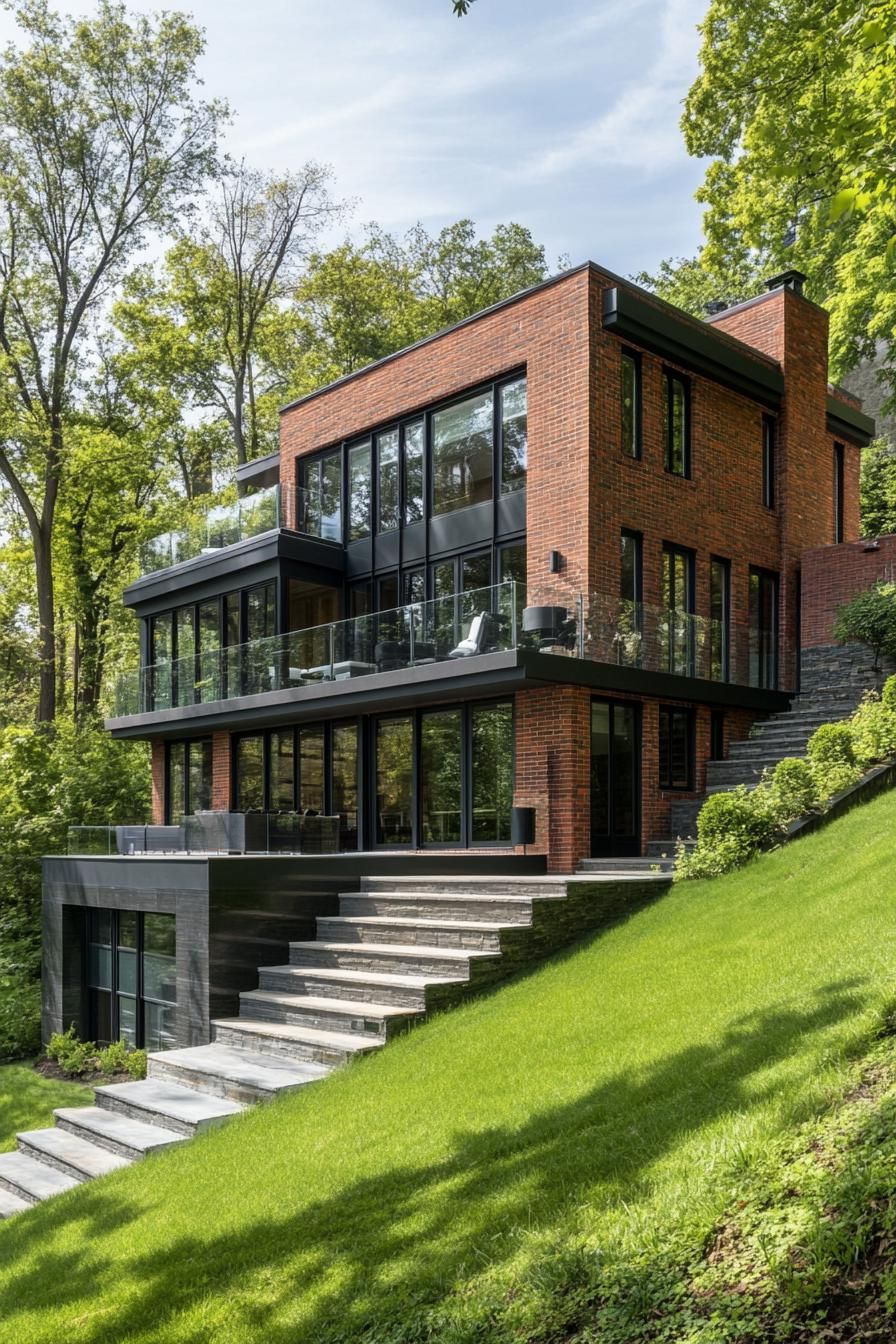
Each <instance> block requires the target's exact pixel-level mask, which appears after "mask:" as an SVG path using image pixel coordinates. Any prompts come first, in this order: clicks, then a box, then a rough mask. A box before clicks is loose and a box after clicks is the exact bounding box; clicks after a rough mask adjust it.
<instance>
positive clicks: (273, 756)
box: [268, 728, 296, 812]
mask: <svg viewBox="0 0 896 1344" xmlns="http://www.w3.org/2000/svg"><path fill="white" fill-rule="evenodd" d="M268 775H269V785H268V793H269V800H268V807H269V810H270V811H271V812H292V811H293V810H294V808H295V805H296V787H295V734H294V732H293V730H292V729H291V728H287V729H285V730H284V731H283V732H279V733H271V735H270V738H269V740H268Z"/></svg>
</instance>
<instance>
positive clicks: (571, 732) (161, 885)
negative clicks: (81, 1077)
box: [46, 264, 873, 1045]
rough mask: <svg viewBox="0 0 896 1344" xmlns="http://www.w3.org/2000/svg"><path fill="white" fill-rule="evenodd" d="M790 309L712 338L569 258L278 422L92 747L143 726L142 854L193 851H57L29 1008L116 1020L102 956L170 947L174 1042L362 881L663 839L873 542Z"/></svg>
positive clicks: (498, 868)
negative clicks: (41, 993)
mask: <svg viewBox="0 0 896 1344" xmlns="http://www.w3.org/2000/svg"><path fill="white" fill-rule="evenodd" d="M801 291H802V277H800V276H799V275H798V273H796V272H788V273H786V274H784V275H782V276H779V277H777V278H775V279H774V280H772V281H770V282H769V287H768V292H767V293H765V294H763V295H761V296H760V297H759V298H756V299H753V300H750V301H748V302H746V303H743V304H739V305H737V306H736V307H733V308H729V309H727V310H724V311H722V312H719V313H716V314H715V315H714V316H713V317H712V318H711V319H710V320H709V321H707V322H701V321H697V320H695V319H693V318H691V317H690V316H688V315H686V314H684V313H682V312H680V311H679V310H677V309H675V308H672V307H671V306H669V305H668V304H665V303H663V302H661V301H659V300H657V299H655V298H654V297H653V296H651V295H649V294H647V293H645V292H644V291H642V290H639V289H638V288H637V287H636V286H634V285H632V284H630V283H629V282H627V281H624V280H621V279H620V278H618V277H616V276H613V275H611V274H609V273H608V272H606V271H604V270H602V269H601V268H600V267H597V266H595V265H593V264H586V265H584V266H580V267H578V268H576V269H574V270H571V271H568V272H566V273H565V274H563V275H561V276H558V277H557V278H555V279H552V280H550V281H547V282H545V283H544V284H541V285H538V286H536V287H534V288H533V289H530V290H528V291H526V292H524V293H522V294H519V295H517V296H515V297H513V298H511V299H509V300H506V301H504V302H502V303H500V304H497V305H496V306H495V307H493V308H491V309H489V310H487V311H485V312H483V313H479V314H477V315H475V316H474V317H472V318H470V319H468V320H467V321H465V322H462V323H460V324H458V325H457V326H456V327H453V328H451V329H450V330H448V331H445V332H441V333H439V334H438V335H436V336H434V337H431V338H429V339H427V340H424V341H421V342H419V343H418V344H417V345H415V346H412V347H411V348H409V349H407V350H403V351H401V352H399V353H397V354H396V355H393V356H390V357H388V358H386V359H384V360H381V361H379V362H378V363H376V364H374V365H371V366H369V367H367V368H364V369H362V370H359V371H358V372H357V373H354V374H351V375H349V376H347V377H345V378H342V379H340V380H339V381H338V382H336V383H334V384H332V385H330V386H328V387H325V388H322V389H320V390H319V391H317V392H315V393H313V394H311V395H310V396H306V397H304V398H302V399H301V400H299V401H297V402H295V403H293V404H292V405H290V406H287V407H285V408H284V410H283V412H282V420H281V436H280V453H279V455H273V456H271V457H268V458H264V459H262V460H260V461H258V462H255V463H250V464H249V465H248V466H247V467H245V468H243V469H241V470H240V472H239V473H238V476H239V481H240V485H241V489H242V490H243V491H244V495H243V497H242V499H241V501H240V503H239V506H238V507H234V508H232V509H230V510H218V511H216V512H214V513H213V514H212V515H211V516H210V518H209V521H208V531H207V533H206V534H205V535H204V537H203V538H201V539H200V541H201V543H202V544H197V543H196V539H195V538H194V539H193V541H192V543H191V542H190V541H189V540H187V539H185V538H183V537H167V538H160V539H159V542H158V545H157V546H156V548H155V552H154V555H153V556H152V557H151V558H150V559H148V560H147V563H146V565H145V566H144V568H145V570H146V572H145V573H144V574H143V575H142V576H141V577H140V578H139V579H138V580H137V582H135V583H134V584H133V585H132V586H131V587H130V588H129V589H128V590H127V592H126V594H125V602H126V604H127V605H128V606H129V607H130V608H131V609H132V610H133V611H134V613H135V615H136V617H137V618H138V619H139V621H140V623H141V632H142V633H141V650H142V658H141V664H142V665H141V668H140V670H139V672H135V675H134V677H133V679H132V680H130V681H128V682H127V683H126V684H125V685H124V686H123V687H122V696H121V705H120V709H119V712H118V713H117V715H116V717H114V718H112V719H111V720H109V722H108V728H109V730H110V731H111V732H112V733H113V734H114V735H116V736H119V737H131V738H135V737H136V738H142V739H146V740H149V741H150V742H151V743H152V761H153V810H154V817H153V821H154V822H155V823H157V824H158V825H160V826H161V825H163V824H168V825H170V826H172V827H175V828H177V827H180V826H181V825H182V824H183V825H184V826H185V827H186V829H182V830H180V831H179V832H178V831H172V832H167V833H162V832H158V833H157V835H161V836H162V841H158V840H157V844H158V845H160V846H161V847H162V848H169V849H172V850H174V849H180V850H184V851H191V853H183V854H180V855H176V854H170V855H168V856H166V857H164V858H163V857H162V856H161V855H159V856H157V857H156V858H155V859H154V860H153V861H151V862H150V861H149V860H143V861H141V862H140V863H134V861H133V860H132V859H129V858H128V857H127V856H128V850H129V848H130V847H132V848H133V849H134V850H135V851H137V852H141V851H143V850H144V849H145V847H146V845H147V844H149V845H150V847H152V845H151V842H150V841H149V840H148V839H147V837H146V835H145V834H144V835H143V836H142V838H141V837H140V836H139V835H138V838H137V839H136V840H134V839H133V838H131V839H130V840H129V839H128V835H127V834H121V835H119V837H118V842H119V848H120V849H122V850H123V855H124V857H120V858H119V857H115V856H110V857H109V858H107V859H102V858H97V857H96V856H92V857H86V856H85V857H81V858H70V859H67V860H63V859H58V860H57V859H53V860H48V861H47V862H48V867H47V882H46V891H47V896H46V900H47V910H48V930H49V946H50V952H49V954H48V957H49V960H48V979H47V983H48V990H47V1023H48V1024H50V1025H53V1024H58V1023H59V1022H60V1021H62V1020H73V1019H74V1018H75V1017H77V1016H78V1014H80V1017H81V1020H87V1019H89V1016H90V1014H91V1013H92V1014H93V1017H92V1019H90V1020H92V1021H93V1027H92V1031H93V1033H94V1034H100V1035H101V1034H102V1032H103V1030H107V1031H108V1032H111V1033H113V1034H114V1032H116V1031H119V1030H120V1029H121V1027H122V1023H123V1021H124V1017H123V1016H116V1009H115V1007H114V1004H113V1006H112V1007H110V1008H107V1007H106V1006H101V1008H100V1009H99V1010H97V1008H96V1006H95V1002H94V1000H93V999H91V997H90V993H91V982H89V974H88V980H87V981H85V979H84V975H83V974H82V975H80V978H79V974H78V972H77V967H78V966H79V965H81V964H82V961H79V958H82V959H83V956H84V953H83V948H84V946H85V945H87V944H90V945H91V946H96V947H97V948H103V947H107V946H108V947H109V948H110V949H111V948H113V947H114V946H119V947H121V946H124V947H125V948H128V947H130V946H131V942H133V948H134V950H135V951H137V952H139V951H140V949H141V948H142V949H143V950H144V951H145V948H146V947H147V946H150V947H151V945H152V944H153V940H156V942H157V943H158V946H159V949H160V950H159V952H158V955H159V957H162V958H164V956H165V955H168V956H169V957H171V958H174V957H175V953H174V951H173V950H172V949H173V947H174V944H175V942H176V945H177V952H176V974H175V967H174V961H173V960H172V962H171V968H172V969H171V976H172V986H173V981H174V979H176V982H177V992H176V995H175V994H174V990H173V988H172V989H171V995H172V996H173V997H172V998H170V999H169V1000H168V1002H169V1004H170V1005H171V1013H169V1014H168V1017H167V1018H165V1011H164V1004H165V1002H166V1001H165V1000H164V999H161V1000H159V1002H160V1004H161V1005H162V1007H161V1008H160V1009H159V1013H158V1014H156V1016H157V1017H158V1018H159V1021H162V1020H163V1019H164V1020H165V1021H167V1022H168V1024H169V1025H168V1027H167V1028H166V1029H165V1030H167V1032H168V1036H169V1037H170V1039H171V1040H174V1039H175V1038H176V1039H177V1041H178V1042H179V1043H181V1044H185V1043H187V1042H189V1041H196V1040H199V1039H201V1038H202V1033H203V1030H206V1029H207V1023H208V1020H209V1014H210V1013H212V1014H213V1013H214V1011H215V1010H216V1005H220V1004H225V1005H226V1003H227V995H228V994H229V993H232V992H233V990H234V989H235V988H244V987H245V985H244V968H245V967H246V966H251V965H253V964H254V965H257V964H258V961H259V960H261V959H262V954H263V952H264V950H265V945H266V944H268V945H269V944H273V943H276V942H278V940H279V941H281V942H282V940H283V939H284V938H285V937H288V936H295V935H294V930H295V924H296V920H297V919H298V920H301V919H302V918H306V919H310V918H311V917H312V916H313V914H314V913H319V912H320V909H321V905H320V902H321V901H324V902H325V901H326V900H330V899H332V896H333V893H334V892H335V891H337V890H339V889H340V888H344V887H345V885H346V882H347V881H353V880H357V878H358V875H359V874H364V873H368V874H374V873H390V874H391V873H398V872H408V873H411V872H415V871H416V872H427V871H432V870H436V871H438V872H441V873H464V872H466V873H488V872H492V873H494V872H504V873H510V872H514V871H516V872H519V873H523V872H529V873H532V872H538V871H541V872H547V873H571V872H574V871H575V869H576V868H577V866H578V865H579V863H580V862H581V861H582V860H584V859H587V858H590V857H592V856H624V855H640V854H642V853H644V852H645V847H646V846H647V845H648V844H650V843H651V842H656V841H659V840H664V839H666V838H669V837H671V836H672V834H673V826H672V807H673V804H674V803H676V802H677V801H681V800H683V799H692V798H697V797H699V795H700V793H701V792H702V790H703V787H704V778H705V770H706V763H707V761H708V760H710V759H720V758H723V757H725V756H726V755H727V752H728V749H729V746H730V744H731V743H732V742H733V741H736V740H738V739H741V738H743V737H745V736H746V735H747V734H748V732H749V730H750V727H751V725H752V724H753V723H754V722H755V721H756V720H757V719H761V718H763V717H765V716H768V715H769V714H771V713H774V712H776V711H780V710H782V709H786V707H787V706H788V704H789V703H790V698H791V696H792V695H793V694H794V693H795V692H796V691H797V689H798V683H799V649H800V622H801V605H802V607H803V609H804V610H805V609H806V607H807V604H808V603H810V602H811V600H812V598H811V595H808V594H807V593H806V591H805V583H804V581H803V580H802V578H801V570H802V557H803V555H804V553H805V552H807V551H813V552H814V551H816V550H817V549H818V548H822V547H830V546H833V545H835V544H837V543H841V542H850V541H852V540H853V539H855V538H856V537H857V536H858V530H859V500H858V493H859V492H858V481H859V457H860V449H861V448H862V446H864V445H865V444H867V443H868V442H869V440H870V437H871V435H872V433H873V424H872V422H871V421H870V420H869V419H868V418H867V417H866V416H864V415H863V414H862V412H861V409H860V406H859V403H858V402H857V401H856V400H855V399H854V398H852V397H850V396H849V395H848V394H846V393H843V392H842V391H839V390H836V389H833V388H831V387H830V386H829V384H828V379H827V315H826V314H825V312H824V311H823V310H822V309H820V308H819V307H817V306H816V305H815V304H813V303H811V302H809V301H808V300H807V299H806V298H805V297H804V296H803V294H802V292H801ZM813 563H814V562H813ZM517 809H521V810H520V811H517ZM525 809H529V810H530V811H528V812H527V811H525ZM213 814H214V815H213ZM184 816H186V817H187V818H188V820H187V822H186V823H182V818H183V817H184ZM215 817H217V820H216V819H215ZM190 819H193V820H192V821H191V820H190ZM533 824H534V832H530V833H529V834H527V833H526V828H527V827H528V826H532V825H533ZM215 826H217V827H218V830H217V831H216V832H215V834H217V835H218V836H219V837H220V836H224V837H225V838H224V839H223V840H222V839H220V838H219V839H218V841H217V842H215V843H210V842H208V837H209V836H210V835H211V834H212V832H213V829H214V827H215ZM222 827H223V828H225V829H221V828H222ZM166 835H167V840H166V839H165V836H166ZM191 836H192V840H191ZM203 836H204V837H205V838H206V843H203ZM172 837H175V838H172ZM522 839H526V840H528V841H529V843H527V845H526V847H525V853H524V850H523V847H522V845H520V844H519V843H517V844H514V843H513V842H514V840H516V841H520V840H522ZM328 848H329V849H332V850H334V851H336V852H335V853H334V854H314V855H312V854H310V853H309V852H308V851H309V850H311V849H314V850H323V849H328ZM202 849H206V850H213V849H221V850H230V851H233V850H237V851H240V852H241V853H244V854H245V855H248V854H250V853H251V854H253V855H255V856H256V857H254V858H252V859H250V858H249V857H243V858H231V859H228V858H226V857H223V856H220V857H208V856H206V857H205V858H204V859H203V860H202V861H201V863H197V862H196V861H195V860H196V851H198V850H202ZM298 851H301V852H302V853H301V857H297V852H298ZM297 893H298V894H297ZM303 901H304V902H305V904H304V905H303V904H302V902H303ZM297 902H298V904H297ZM88 907H92V910H93V913H92V914H91V915H90V917H89V919H87V916H86V914H85V910H86V909H87V908H88ZM104 911H105V912H113V913H112V914H108V919H109V920H112V919H113V916H114V918H115V919H116V920H117V921H118V925H119V926H120V923H121V918H122V917H121V915H120V914H119V915H117V916H116V915H114V912H115V911H118V912H121V911H131V912H136V913H134V918H133V921H132V922H133V929H131V927H130V925H129V926H128V931H127V938H128V940H130V941H127V942H125V943H124V944H123V945H122V944H121V937H122V934H121V929H120V927H118V932H117V933H116V932H115V931H114V930H112V926H111V925H110V926H109V928H106V925H104V924H103V920H105V919H107V914H106V913H103V912H104ZM249 912H251V916H250V913H249ZM303 912H304V913H303ZM175 915H176V917H177V920H178V927H177V936H176V939H175V938H174V934H173V932H172V934H171V940H170V945H169V950H168V952H167V954H166V952H165V950H164V947H162V944H163V943H164V941H165V934H164V929H165V927H166V926H164V924H163V923H160V922H159V921H160V920H164V919H166V918H167V919H169V920H173V918H174V917H175ZM127 918H128V919H129V920H130V915H128V917H127ZM153 921H155V923H154V922H153ZM169 927H170V928H171V929H172V930H173V923H172V924H171V925H170V926H169ZM91 930H93V931H92V932H91ZM110 930H112V931H110ZM284 931H285V932H284ZM235 942H239V943H240V955H239V957H236V955H235V954H234V952H233V947H234V944H235ZM79 949H80V950H79ZM191 954H192V956H193V960H192V961H191V960H190V957H191ZM97 955H99V953H98V954H97ZM110 957H111V951H110ZM253 958H254V961H253ZM160 964H161V963H160ZM213 964H216V965H218V968H219V970H218V972H217V973H215V972H213V970H212V969H210V968H211V967H212V966H213ZM228 967H230V969H229V970H228V969H227V968H228ZM66 968H68V969H66ZM215 974H217V976H218V978H217V981H216V980H215ZM203 977H204V979H203ZM197 978H198V979H197ZM198 981H202V983H203V984H204V986H205V988H204V990H203V991H202V993H201V994H199V996H198V997H199V999H201V1000H202V1001H201V1003H199V1006H198V1007H197V1006H196V1004H195V1003H194V1004H193V1007H192V1008H191V1009H190V1013H191V1014H192V1016H190V1014H189V1013H188V1014H187V1016H184V1013H183V1012H182V1013H181V1017H180V1018H178V1019H175V1015H174V1009H173V1001H174V999H175V998H176V999H177V1001H178V1002H179V1003H180V1004H181V1007H182V1009H183V1006H184V1004H185V1003H186V1002H187V1000H188V999H192V1000H196V998H197V994H196V989H195V986H196V984H197V983H198ZM212 982H214V984H213V983H212ZM215 985H217V989H216V988H215ZM93 988H97V987H96V986H93ZM108 992H109V994H110V995H112V996H113V998H114V994H113V991H112V990H111V989H110V990H109V991H108ZM114 992H115V993H118V994H119V995H120V994H121V992H122V991H121V989H120V984H119V985H118V988H117V989H116V990H115V991H114ZM103 993H106V990H105V989H104V990H103ZM216 994H217V995H218V998H217V999H216V998H215V995H216ZM203 996H204V997H203ZM94 999H95V996H94ZM146 999H147V1003H148V1004H149V1007H144V1008H143V1009H141V1010H140V1011H141V1012H142V1013H143V1018H142V1019H141V1020H145V1021H146V1022H149V1020H150V1018H153V1014H154V1013H155V1008H154V1007H153V1006H152V1005H153V1002H154V1000H153V999H152V995H147V996H146ZM111 1001H112V1000H111V999H110V1002H111ZM91 1002H94V1007H93V1008H91V1007H90V1003H91ZM102 1002H103V1004H105V1000H103V1001H102ZM98 1011H99V1014H100V1020H99V1025H97V1021H98V1019H97V1012H98ZM123 1012H124V1014H125V1016H126V1015H127V1013H128V1012H130V1008H129V1007H127V1008H126V1009H124V1010H123ZM107 1013H108V1014H109V1016H108V1019H107V1017H106V1014H107ZM85 1015H87V1018H85ZM153 1020H155V1019H154V1018H153ZM175 1022H176V1025H175ZM185 1023H187V1025H184V1024H185ZM165 1030H162V1029H161V1028H160V1029H159V1030H158V1031H156V1033H155V1035H154V1036H152V1037H151V1039H150V1035H147V1039H148V1040H150V1043H151V1044H152V1043H155V1044H157V1045H158V1044H160V1043H161V1044H164V1043H165V1041H166V1039H167V1037H166V1034H165ZM144 1031H146V1032H148V1031H149V1028H144ZM206 1039H207V1037H206Z"/></svg>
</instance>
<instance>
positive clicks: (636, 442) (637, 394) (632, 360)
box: [619, 345, 644, 462]
mask: <svg viewBox="0 0 896 1344" xmlns="http://www.w3.org/2000/svg"><path fill="white" fill-rule="evenodd" d="M627 366H631V368H632V371H633V385H634V415H633V422H632V433H633V442H632V444H631V445H630V446H629V445H627V444H626V441H625V440H626V434H625V381H624V379H625V369H626V367H627ZM619 425H620V440H621V447H622V452H623V453H624V455H625V456H626V457H629V458H631V459H632V461H634V462H640V461H641V458H642V456H643V452H644V388H643V367H642V360H641V351H640V350H634V349H633V348H632V347H631V346H627V345H624V346H623V347H622V349H621V351H620V360H619Z"/></svg>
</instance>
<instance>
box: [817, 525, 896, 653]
mask: <svg viewBox="0 0 896 1344" xmlns="http://www.w3.org/2000/svg"><path fill="white" fill-rule="evenodd" d="M872 544H873V543H871V542H869V541H853V542H847V543H844V545H842V546H823V547H821V548H820V549H817V550H813V551H808V552H807V553H806V554H805V555H804V556H803V613H802V646H803V648H804V649H806V648H815V647H819V646H823V645H826V644H832V643H833V642H834V637H833V633H832V631H833V621H834V617H835V615H836V613H837V608H838V607H840V606H842V605H843V603H844V602H848V601H849V600H850V598H853V597H855V596H856V595H857V594H858V593H861V592H863V591H864V590H865V589H866V588H870V587H871V585H872V584H873V583H875V582H876V580H878V579H896V536H888V537H880V538H879V539H878V542H877V547H878V549H876V550H868V549H867V548H868V547H869V546H870V545H872Z"/></svg>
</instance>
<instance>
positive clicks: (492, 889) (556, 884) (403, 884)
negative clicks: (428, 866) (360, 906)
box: [345, 876, 566, 899]
mask: <svg viewBox="0 0 896 1344" xmlns="http://www.w3.org/2000/svg"><path fill="white" fill-rule="evenodd" d="M389 891H414V892H425V893H427V894H428V895H443V896H457V895H459V894H462V895H464V896H528V897H532V898H534V897H540V898H542V899H549V898H550V897H552V896H555V897H562V896H565V895H566V879H565V878H563V877H553V876H549V877H455V878H444V877H437V876H431V877H363V878H362V879H361V894H362V895H366V894H373V893H374V892H376V893H379V892H389ZM345 894H346V895H348V894H349V893H348V892H346V893H345Z"/></svg>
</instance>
